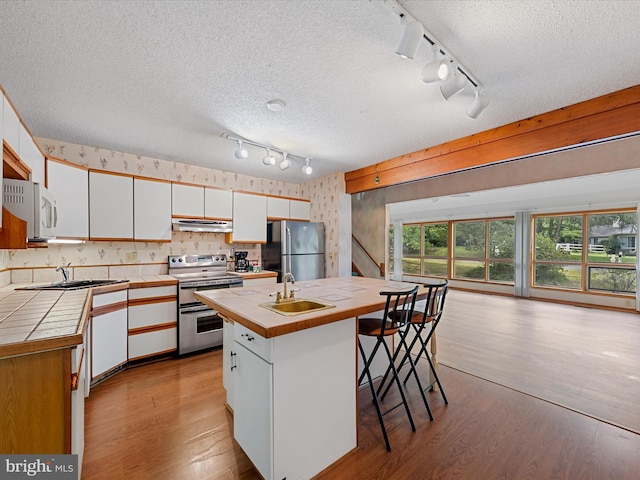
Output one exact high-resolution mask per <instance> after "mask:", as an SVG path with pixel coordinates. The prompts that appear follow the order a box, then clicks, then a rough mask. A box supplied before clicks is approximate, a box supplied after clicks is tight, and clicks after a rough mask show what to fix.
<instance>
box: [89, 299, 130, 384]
mask: <svg viewBox="0 0 640 480" xmlns="http://www.w3.org/2000/svg"><path fill="white" fill-rule="evenodd" d="M103 312H104V313H103ZM126 361H127V290H120V291H117V292H110V293H104V294H100V295H94V297H93V305H92V309H91V380H92V381H93V380H95V379H97V378H98V377H100V376H102V375H103V374H105V373H107V372H109V371H111V370H113V369H115V368H117V367H119V366H121V365H123V364H124V363H126Z"/></svg>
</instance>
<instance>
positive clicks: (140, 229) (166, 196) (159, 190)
mask: <svg viewBox="0 0 640 480" xmlns="http://www.w3.org/2000/svg"><path fill="white" fill-rule="evenodd" d="M133 219H134V224H133V227H134V231H133V235H134V238H135V239H136V240H152V241H167V242H169V241H171V183H169V182H166V181H155V180H148V179H141V178H134V180H133Z"/></svg>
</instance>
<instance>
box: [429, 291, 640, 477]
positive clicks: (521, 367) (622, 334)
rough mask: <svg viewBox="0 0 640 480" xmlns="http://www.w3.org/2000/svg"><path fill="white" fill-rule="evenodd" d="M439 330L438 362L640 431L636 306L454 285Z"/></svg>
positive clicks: (638, 318)
mask: <svg viewBox="0 0 640 480" xmlns="http://www.w3.org/2000/svg"><path fill="white" fill-rule="evenodd" d="M437 336H438V360H439V361H440V362H441V363H443V364H446V365H448V366H450V367H454V368H458V369H460V370H462V371H464V372H467V373H472V374H475V375H478V376H480V377H481V378H484V379H488V380H492V381H495V382H497V383H499V384H501V385H507V386H509V387H512V388H515V389H516V390H519V391H521V392H525V393H529V394H531V395H534V396H537V397H540V398H542V399H544V400H548V401H551V402H555V403H558V404H559V405H563V406H566V407H569V408H572V409H574V410H576V411H579V412H584V413H586V414H588V415H592V416H594V417H596V418H599V419H603V420H605V421H608V422H611V423H613V424H614V425H618V426H622V427H624V428H628V429H630V430H632V431H634V432H636V433H640V315H638V314H636V313H624V312H617V311H608V310H601V309H595V308H584V307H575V306H571V305H563V304H556V303H549V302H539V301H532V300H525V299H517V298H513V297H501V296H495V295H480V294H477V293H470V292H464V291H459V290H453V291H451V292H449V295H448V297H447V302H446V306H445V313H444V315H443V319H442V321H441V322H440V325H439V326H438V330H437ZM639 478H640V475H639Z"/></svg>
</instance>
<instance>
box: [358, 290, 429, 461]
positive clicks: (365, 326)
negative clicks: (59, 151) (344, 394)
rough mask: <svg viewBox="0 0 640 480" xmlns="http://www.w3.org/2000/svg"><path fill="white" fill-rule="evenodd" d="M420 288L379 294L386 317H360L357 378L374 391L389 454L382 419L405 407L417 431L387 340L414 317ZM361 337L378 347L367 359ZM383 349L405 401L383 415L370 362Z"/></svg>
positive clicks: (393, 378)
mask: <svg viewBox="0 0 640 480" xmlns="http://www.w3.org/2000/svg"><path fill="white" fill-rule="evenodd" d="M418 289H419V287H418V286H415V287H414V288H413V289H411V290H405V291H395V292H380V295H383V296H386V297H387V300H386V304H385V308H384V315H383V316H382V318H369V317H364V318H358V349H359V350H360V355H361V356H362V360H363V362H364V366H363V370H362V373H361V374H360V377H359V378H358V386H360V385H362V382H363V380H364V379H365V378H366V379H367V381H368V382H369V388H370V389H371V395H372V397H373V404H374V405H375V408H376V413H377V415H378V421H379V422H380V428H381V429H382V436H383V437H384V442H385V445H386V447H387V451H389V452H390V451H391V445H390V443H389V437H388V436H387V429H386V428H385V426H384V420H383V419H382V417H383V416H384V415H386V414H387V413H389V412H391V411H392V410H395V409H396V408H397V407H399V406H400V405H404V408H405V411H406V412H407V417H409V423H410V424H411V430H412V431H414V432H415V431H416V427H415V425H414V423H413V418H412V417H411V412H410V411H409V405H408V404H407V399H406V398H405V394H404V390H403V388H402V383H401V382H400V378H399V377H398V372H397V371H396V368H395V366H394V363H393V362H394V357H393V355H392V354H391V350H390V349H389V346H388V345H387V342H386V341H385V340H386V338H388V337H391V336H392V335H395V334H396V333H398V332H399V331H400V330H401V329H402V328H405V327H406V326H407V325H408V322H409V319H410V318H411V316H412V315H413V309H414V307H415V303H416V296H417V293H418ZM360 335H363V336H367V337H374V338H375V339H376V342H375V345H374V347H373V349H372V350H371V354H370V355H369V356H367V354H366V353H365V350H364V348H363V346H362V342H361V341H360ZM380 347H382V349H383V350H384V351H385V352H386V354H387V358H388V359H389V369H388V372H390V373H391V375H392V376H391V381H390V384H391V383H393V382H395V384H396V385H397V387H398V390H399V392H400V397H401V398H402V401H401V402H400V403H398V404H397V405H394V406H393V407H391V408H389V409H388V410H386V411H384V412H382V411H381V409H380V399H379V398H378V392H377V391H376V389H375V388H374V386H373V378H372V376H371V370H370V367H371V363H372V362H373V359H374V357H375V356H376V353H377V352H378V350H379V349H380Z"/></svg>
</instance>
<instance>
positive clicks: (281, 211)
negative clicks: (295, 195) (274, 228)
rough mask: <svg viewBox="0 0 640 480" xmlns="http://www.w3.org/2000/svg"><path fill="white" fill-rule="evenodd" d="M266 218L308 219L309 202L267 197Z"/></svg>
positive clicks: (309, 215) (309, 211)
mask: <svg viewBox="0 0 640 480" xmlns="http://www.w3.org/2000/svg"><path fill="white" fill-rule="evenodd" d="M267 218H269V219H270V220H309V219H310V218H311V203H310V202H308V201H306V200H295V199H289V198H282V197H268V198H267Z"/></svg>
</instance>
